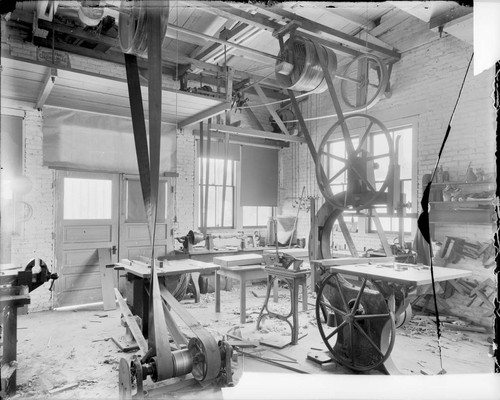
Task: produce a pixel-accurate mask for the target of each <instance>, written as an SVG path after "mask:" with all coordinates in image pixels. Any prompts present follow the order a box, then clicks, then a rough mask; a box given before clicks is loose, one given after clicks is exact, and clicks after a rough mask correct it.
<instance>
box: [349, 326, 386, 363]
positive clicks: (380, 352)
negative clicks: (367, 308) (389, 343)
mask: <svg viewBox="0 0 500 400" xmlns="http://www.w3.org/2000/svg"><path fill="white" fill-rule="evenodd" d="M353 325H354V326H355V327H356V328H357V329H358V331H359V332H360V333H361V334H362V335H363V336H364V337H365V339H366V340H368V342H369V343H370V344H371V345H372V347H373V348H374V349H375V350H376V351H377V353H379V354H380V355H381V356H382V357H383V356H384V354H383V353H382V350H380V347H378V346H377V345H376V343H375V342H374V341H373V339H372V338H371V337H370V336H369V335H368V334H367V333H366V332H365V330H364V329H363V328H362V327H361V326H359V324H358V323H357V322H356V321H354V322H353Z"/></svg>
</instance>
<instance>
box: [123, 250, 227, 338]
mask: <svg viewBox="0 0 500 400" xmlns="http://www.w3.org/2000/svg"><path fill="white" fill-rule="evenodd" d="M159 264H160V265H161V267H159V266H157V267H155V269H156V271H157V274H158V278H159V279H162V278H163V279H168V277H169V276H175V275H180V274H191V275H192V278H193V279H192V281H193V284H194V286H195V301H199V293H200V290H199V287H198V277H199V274H200V273H202V272H203V273H206V274H208V273H214V272H215V271H217V270H218V269H219V268H220V267H219V266H218V265H216V264H213V263H206V262H202V261H197V260H191V259H188V258H186V259H180V260H169V261H167V260H164V261H162V262H161V263H159ZM116 267H117V268H120V269H123V270H124V271H125V272H126V274H127V284H128V286H129V287H128V288H127V302H128V303H129V305H130V307H131V310H132V313H133V314H135V315H137V316H138V317H140V318H141V319H142V332H143V334H144V336H145V337H147V333H148V326H147V321H148V316H149V295H148V293H147V290H148V289H149V278H150V276H151V268H149V267H148V266H147V265H145V264H143V263H133V264H132V265H131V264H130V263H127V262H120V263H118V264H116ZM167 286H168V285H167Z"/></svg>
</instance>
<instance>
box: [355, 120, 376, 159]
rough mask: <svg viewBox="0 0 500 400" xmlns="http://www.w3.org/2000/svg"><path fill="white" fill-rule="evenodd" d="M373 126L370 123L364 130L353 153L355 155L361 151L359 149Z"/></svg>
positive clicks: (371, 122)
mask: <svg viewBox="0 0 500 400" xmlns="http://www.w3.org/2000/svg"><path fill="white" fill-rule="evenodd" d="M372 126H373V121H370V124H369V125H368V128H366V131H365V133H364V134H363V136H362V137H361V140H360V141H359V144H358V148H357V149H356V151H355V154H358V153H359V152H360V151H361V148H362V147H363V145H364V144H365V142H366V139H367V138H368V134H369V133H370V130H371V129H372Z"/></svg>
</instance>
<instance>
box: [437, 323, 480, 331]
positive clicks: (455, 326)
mask: <svg viewBox="0 0 500 400" xmlns="http://www.w3.org/2000/svg"><path fill="white" fill-rule="evenodd" d="M441 325H442V326H443V327H444V328H447V329H450V330H454V331H467V332H479V333H486V328H484V327H482V326H470V325H460V324H453V323H449V322H443V323H442V324H441Z"/></svg>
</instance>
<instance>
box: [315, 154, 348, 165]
mask: <svg viewBox="0 0 500 400" xmlns="http://www.w3.org/2000/svg"><path fill="white" fill-rule="evenodd" d="M319 155H325V156H327V157H330V158H333V159H334V160H337V161H340V162H343V163H344V164H347V163H349V161H348V160H347V159H346V158H343V157H339V156H336V155H335V154H332V153H328V152H327V151H321V152H320V153H319Z"/></svg>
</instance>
